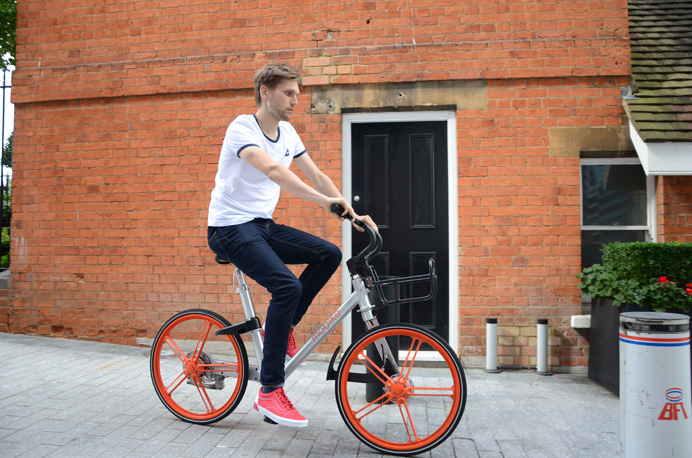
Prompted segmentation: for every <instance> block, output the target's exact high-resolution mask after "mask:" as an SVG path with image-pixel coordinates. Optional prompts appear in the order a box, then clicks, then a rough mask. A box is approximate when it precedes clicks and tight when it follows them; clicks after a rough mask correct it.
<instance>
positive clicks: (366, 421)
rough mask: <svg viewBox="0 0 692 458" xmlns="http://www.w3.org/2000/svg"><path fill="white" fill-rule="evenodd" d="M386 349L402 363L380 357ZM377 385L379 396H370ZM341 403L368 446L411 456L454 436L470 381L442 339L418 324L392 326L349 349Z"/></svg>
mask: <svg viewBox="0 0 692 458" xmlns="http://www.w3.org/2000/svg"><path fill="white" fill-rule="evenodd" d="M393 342H398V344H399V346H400V348H399V349H398V351H396V348H392V347H396V345H392V343H393ZM383 345H388V346H390V348H392V350H393V351H394V357H395V358H396V359H397V361H396V364H392V363H391V362H390V361H388V359H387V357H386V356H385V358H384V359H382V358H381V357H380V352H379V351H377V348H378V347H379V348H382V346H383ZM383 361H385V362H383ZM373 384H374V386H375V387H376V393H377V394H376V395H375V396H372V395H369V394H368V393H366V387H367V385H370V391H372V388H373ZM336 400H337V405H338V408H339V412H340V413H341V417H342V418H343V419H344V422H345V423H346V425H347V426H348V428H349V429H350V430H351V432H352V433H353V434H354V435H355V436H356V437H358V439H360V440H361V441H362V442H363V443H365V444H367V445H368V446H370V447H371V448H373V449H375V450H377V451H378V452H381V453H387V454H392V455H398V456H409V455H414V454H418V453H423V452H426V451H428V450H431V449H433V448H435V447H437V446H438V445H440V444H441V443H442V442H444V441H445V440H446V439H447V438H448V437H449V436H450V435H451V434H452V433H453V432H454V430H455V429H456V427H457V425H458V424H459V421H460V420H461V417H462V415H463V413H464V408H465V406H466V378H465V376H464V370H463V368H462V366H461V362H460V361H459V358H458V357H457V356H456V354H455V353H454V351H453V350H452V349H451V348H450V347H449V345H448V344H447V343H446V342H445V341H444V340H443V339H442V338H441V337H440V336H438V335H437V334H434V333H433V332H431V331H428V330H427V329H425V328H423V327H421V326H417V325H413V324H406V323H399V324H390V325H385V326H379V327H376V328H374V329H372V330H370V331H369V332H367V333H366V334H364V335H363V336H361V337H360V338H359V340H358V341H356V342H355V343H353V344H352V345H351V346H350V347H349V348H348V350H346V353H345V354H344V356H343V358H342V360H341V364H340V365H339V370H338V373H337V378H336Z"/></svg>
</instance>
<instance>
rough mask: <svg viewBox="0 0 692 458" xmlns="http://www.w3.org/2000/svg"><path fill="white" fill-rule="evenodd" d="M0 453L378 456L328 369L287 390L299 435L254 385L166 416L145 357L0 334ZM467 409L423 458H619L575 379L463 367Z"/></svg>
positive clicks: (599, 398)
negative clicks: (281, 422)
mask: <svg viewBox="0 0 692 458" xmlns="http://www.w3.org/2000/svg"><path fill="white" fill-rule="evenodd" d="M0 368H2V370H1V371H0V456H2V457H3V458H13V457H29V458H33V457H37V458H38V457H84V458H96V457H108V458H111V457H112V458H118V457H127V458H132V457H135V458H138V457H142V458H145V457H146V458H149V457H162V458H163V457H165V458H170V457H191V458H200V457H262V458H265V457H267V458H271V457H300V458H304V457H310V458H320V457H369V458H370V457H379V456H382V455H381V454H379V453H376V452H375V451H374V450H372V449H370V448H369V447H367V446H366V445H364V444H362V443H361V442H360V441H359V440H358V439H357V438H356V437H355V436H353V435H352V434H351V433H350V432H349V430H348V429H347V427H346V425H345V424H344V423H343V420H342V419H341V416H340V415H339V411H338V409H337V406H336V401H335V399H334V382H333V381H327V380H326V379H325V375H326V370H327V364H326V363H325V362H324V361H319V360H315V361H310V360H309V361H308V363H307V364H306V365H305V366H304V368H302V369H299V370H298V371H297V372H296V373H295V374H294V375H293V376H292V377H291V378H289V379H288V381H287V383H286V392H287V393H288V394H289V396H291V400H292V401H293V403H294V404H295V405H296V407H298V408H299V410H300V412H301V413H302V414H303V415H305V416H306V417H307V418H308V419H309V420H310V424H309V426H308V427H307V428H296V429H294V428H286V427H280V426H273V425H269V424H267V423H264V422H263V421H262V417H261V416H260V415H259V414H258V413H257V412H256V411H255V410H254V409H253V408H252V401H253V398H254V394H255V391H256V390H257V389H258V387H259V386H258V385H257V384H256V383H254V382H250V383H249V384H248V390H247V392H246V394H245V398H244V399H243V401H242V402H241V403H240V404H239V406H238V408H237V409H236V410H235V411H234V412H233V413H232V414H230V415H229V416H228V417H227V418H225V419H223V420H221V421H220V422H218V423H215V424H213V425H209V426H200V425H192V424H189V423H185V422H183V421H180V420H178V419H176V418H175V417H173V416H172V415H171V414H170V413H169V412H168V410H166V408H165V407H164V406H163V404H161V402H160V401H159V399H158V397H157V396H156V393H155V392H154V389H153V387H152V384H151V379H150V377H149V349H148V348H144V347H131V346H123V345H112V344H104V343H95V342H87V341H78V340H68V339H57V338H49V337H36V336H25V335H15V334H1V333H0ZM466 377H467V382H468V399H467V403H466V411H465V413H464V417H463V418H462V420H461V422H460V424H459V426H458V427H457V429H456V430H455V432H454V434H453V435H452V436H451V437H450V439H449V440H447V441H446V442H445V443H444V444H442V445H440V446H439V447H437V448H436V449H434V450H432V451H431V452H428V453H426V454H423V455H420V456H432V457H465V458H473V457H483V458H485V457H488V458H491V457H492V458H495V457H498V458H499V457H502V458H509V457H560V458H566V457H590V458H592V457H604V458H612V457H617V456H619V455H620V447H619V443H618V428H619V415H620V410H619V400H618V398H617V396H614V395H613V394H611V393H610V392H608V391H607V390H605V389H603V388H601V387H600V386H598V385H596V384H594V383H592V382H591V381H590V380H588V378H587V377H586V376H585V375H582V374H554V375H552V376H541V375H537V374H535V373H533V372H530V371H505V372H501V373H499V374H488V373H486V372H484V371H483V370H481V369H466Z"/></svg>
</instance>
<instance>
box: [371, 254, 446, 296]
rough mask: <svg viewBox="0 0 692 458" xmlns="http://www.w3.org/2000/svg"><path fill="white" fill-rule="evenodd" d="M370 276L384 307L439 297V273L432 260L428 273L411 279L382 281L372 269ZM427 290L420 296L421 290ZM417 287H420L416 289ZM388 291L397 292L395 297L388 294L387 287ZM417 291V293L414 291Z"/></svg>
mask: <svg viewBox="0 0 692 458" xmlns="http://www.w3.org/2000/svg"><path fill="white" fill-rule="evenodd" d="M370 274H371V276H372V279H373V287H374V289H375V292H376V293H377V297H378V298H379V299H380V303H381V304H382V305H385V306H386V305H392V304H406V303H409V302H422V301H428V300H431V299H434V298H435V296H437V271H436V269H435V261H434V260H433V259H432V258H430V259H428V273H427V274H422V275H413V276H411V277H394V278H387V279H386V280H380V278H379V277H378V276H377V272H376V271H375V269H373V268H372V267H370ZM425 284H427V285H428V286H427V288H425V290H424V291H425V292H424V294H420V292H419V291H417V290H419V289H420V288H423V287H424V286H425ZM415 285H418V286H417V287H416V288H414V286H415ZM392 286H393V287H394V288H387V290H388V291H396V293H395V296H396V297H392V294H386V292H385V287H392ZM414 290H416V291H414Z"/></svg>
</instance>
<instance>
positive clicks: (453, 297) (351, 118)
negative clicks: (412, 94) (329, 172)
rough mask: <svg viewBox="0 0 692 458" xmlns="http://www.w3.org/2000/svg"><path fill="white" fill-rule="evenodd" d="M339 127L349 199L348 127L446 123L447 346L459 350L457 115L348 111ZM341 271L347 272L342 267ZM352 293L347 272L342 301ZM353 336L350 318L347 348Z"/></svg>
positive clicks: (346, 230)
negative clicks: (373, 124)
mask: <svg viewBox="0 0 692 458" xmlns="http://www.w3.org/2000/svg"><path fill="white" fill-rule="evenodd" d="M341 119H342V125H341V127H342V130H341V136H342V141H341V161H342V175H341V178H342V193H343V195H344V197H345V198H346V199H347V200H348V201H349V202H350V201H351V199H352V198H353V191H352V179H353V176H352V175H353V173H352V169H351V148H352V145H351V126H352V125H353V124H363V123H382V122H388V123H393V122H426V121H443V122H446V123H447V196H448V199H447V201H448V212H449V223H448V224H449V241H448V244H449V311H448V313H449V345H450V346H451V347H452V348H454V349H455V351H457V350H458V347H459V217H458V208H459V197H458V193H457V188H458V186H457V183H458V180H457V118H456V112H454V111H409V112H403V113H398V112H380V113H349V114H344V115H343V116H342V118H341ZM341 235H342V245H343V246H342V252H343V258H344V260H346V259H349V258H350V257H351V256H353V254H352V249H353V245H352V240H351V225H350V224H344V225H342V228H341ZM342 272H347V270H345V268H344V269H343V270H342ZM350 292H351V279H350V278H349V276H348V274H342V276H341V296H342V302H343V301H345V300H346V298H347V297H348V296H349V294H350ZM352 339H353V335H352V332H351V320H344V322H343V337H342V341H343V342H342V343H343V346H344V348H348V346H349V345H350V344H351V341H352Z"/></svg>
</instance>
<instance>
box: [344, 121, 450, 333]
mask: <svg viewBox="0 0 692 458" xmlns="http://www.w3.org/2000/svg"><path fill="white" fill-rule="evenodd" d="M351 132H352V138H351V144H352V174H353V175H352V189H353V199H352V200H353V207H354V210H355V211H356V212H357V213H359V214H368V215H370V216H372V218H373V219H374V220H375V222H376V223H377V224H378V226H379V229H380V233H381V234H382V239H383V242H384V245H383V248H382V251H381V253H380V254H379V256H378V257H377V258H376V259H374V260H373V261H372V264H373V266H374V267H375V269H376V270H377V273H378V274H379V276H380V277H383V276H397V277H405V276H410V275H417V274H422V273H426V272H427V271H428V259H429V258H433V259H434V260H435V262H436V263H437V271H438V286H439V288H438V291H439V292H438V295H437V298H436V299H434V300H432V301H426V302H416V303H411V304H402V305H399V306H393V307H394V309H395V310H394V311H389V313H385V314H384V316H381V317H380V316H378V318H380V321H381V322H382V321H385V322H387V321H392V320H394V319H398V320H399V321H401V322H407V323H416V324H419V325H422V326H425V327H428V328H430V329H432V330H433V331H435V332H437V333H438V334H439V335H440V336H442V337H443V338H445V339H447V340H449V309H448V306H449V274H448V271H449V246H448V243H449V236H448V234H449V218H448V216H449V215H448V210H447V208H448V207H447V203H448V198H447V123H446V122H394V123H372V124H356V123H354V124H352V129H351ZM352 240H353V253H354V254H355V253H358V252H360V250H362V249H363V248H364V247H365V245H366V243H367V237H365V236H363V235H362V234H360V233H358V232H356V231H355V230H354V231H353V236H352ZM417 288H419V289H425V288H424V287H423V285H418V287H417ZM414 292H415V291H414ZM417 295H424V292H422V291H421V292H420V293H419V294H417ZM396 309H398V317H397V316H396V315H394V316H392V313H394V314H396V313H397V311H396ZM364 330H365V327H364V325H363V321H362V319H361V317H360V315H359V314H358V313H354V314H353V335H354V337H356V336H358V335H359V334H360V333H361V332H363V331H364Z"/></svg>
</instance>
